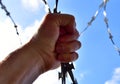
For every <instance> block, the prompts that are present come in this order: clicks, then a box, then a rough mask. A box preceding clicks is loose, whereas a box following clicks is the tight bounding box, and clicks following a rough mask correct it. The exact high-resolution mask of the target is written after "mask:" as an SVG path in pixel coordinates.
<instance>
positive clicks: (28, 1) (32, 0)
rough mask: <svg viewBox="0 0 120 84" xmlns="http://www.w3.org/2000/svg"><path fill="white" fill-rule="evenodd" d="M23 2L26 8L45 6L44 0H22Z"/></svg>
mask: <svg viewBox="0 0 120 84" xmlns="http://www.w3.org/2000/svg"><path fill="white" fill-rule="evenodd" d="M22 4H23V6H24V7H25V8H27V9H30V10H32V11H34V10H37V9H38V8H41V7H42V6H43V2H42V0H22Z"/></svg>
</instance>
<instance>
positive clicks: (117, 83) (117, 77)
mask: <svg viewBox="0 0 120 84" xmlns="http://www.w3.org/2000/svg"><path fill="white" fill-rule="evenodd" d="M105 84H120V67H119V68H116V69H115V70H114V73H113V76H112V78H111V79H110V80H107V81H106V82H105Z"/></svg>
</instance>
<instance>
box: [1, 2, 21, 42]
mask: <svg viewBox="0 0 120 84" xmlns="http://www.w3.org/2000/svg"><path fill="white" fill-rule="evenodd" d="M0 5H1V9H3V10H4V11H5V12H6V15H7V16H8V17H9V18H10V19H11V21H12V23H13V24H14V28H15V30H16V34H17V35H18V36H19V32H18V29H17V27H18V26H17V25H16V23H15V21H14V20H13V18H12V17H11V15H10V12H9V11H8V10H7V8H6V6H5V5H4V4H3V3H2V0H0ZM19 40H20V44H22V42H21V39H20V38H19Z"/></svg>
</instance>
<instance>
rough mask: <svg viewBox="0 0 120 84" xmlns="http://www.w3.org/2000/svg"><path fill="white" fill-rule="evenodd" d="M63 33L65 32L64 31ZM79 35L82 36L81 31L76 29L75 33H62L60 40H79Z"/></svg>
mask: <svg viewBox="0 0 120 84" xmlns="http://www.w3.org/2000/svg"><path fill="white" fill-rule="evenodd" d="M62 34H63V32H62ZM79 36H80V35H79V32H78V31H77V30H75V32H74V33H73V34H64V35H60V37H59V39H58V40H59V41H61V42H69V41H73V40H77V39H78V37H79Z"/></svg>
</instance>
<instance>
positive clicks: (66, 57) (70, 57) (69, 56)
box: [57, 52, 78, 63]
mask: <svg viewBox="0 0 120 84" xmlns="http://www.w3.org/2000/svg"><path fill="white" fill-rule="evenodd" d="M77 59H78V54H77V53H76V52H72V53H66V54H59V55H58V57H57V60H59V61H60V62H62V63H67V62H72V61H75V60H77Z"/></svg>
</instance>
